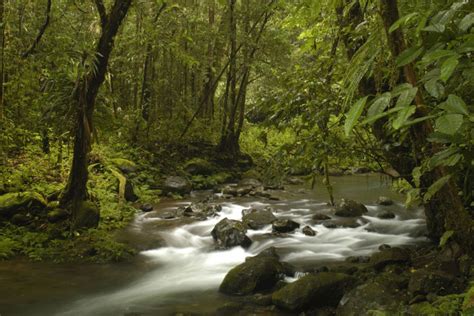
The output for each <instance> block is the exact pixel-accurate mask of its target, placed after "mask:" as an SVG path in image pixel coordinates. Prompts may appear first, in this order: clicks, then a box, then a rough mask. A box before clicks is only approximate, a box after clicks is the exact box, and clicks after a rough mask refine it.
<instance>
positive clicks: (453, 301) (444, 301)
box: [410, 294, 464, 316]
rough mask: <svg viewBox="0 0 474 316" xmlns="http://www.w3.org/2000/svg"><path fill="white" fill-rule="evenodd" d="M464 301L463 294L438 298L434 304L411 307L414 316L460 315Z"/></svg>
mask: <svg viewBox="0 0 474 316" xmlns="http://www.w3.org/2000/svg"><path fill="white" fill-rule="evenodd" d="M463 299H464V295H462V294H453V295H447V296H441V297H438V298H437V299H436V300H435V301H434V302H432V303H429V302H422V303H418V304H414V305H412V306H411V307H410V312H411V313H412V314H413V315H430V316H431V315H440V316H441V315H459V313H460V311H461V305H462V302H463Z"/></svg>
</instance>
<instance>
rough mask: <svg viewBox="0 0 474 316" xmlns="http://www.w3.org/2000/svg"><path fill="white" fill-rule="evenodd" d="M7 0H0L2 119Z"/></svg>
mask: <svg viewBox="0 0 474 316" xmlns="http://www.w3.org/2000/svg"><path fill="white" fill-rule="evenodd" d="M4 12H5V1H4V0H0V121H2V120H3V112H4V109H3V104H4V102H3V96H4V94H3V91H4V89H3V85H4V79H5V75H4V69H5V58H4V56H5V19H4Z"/></svg>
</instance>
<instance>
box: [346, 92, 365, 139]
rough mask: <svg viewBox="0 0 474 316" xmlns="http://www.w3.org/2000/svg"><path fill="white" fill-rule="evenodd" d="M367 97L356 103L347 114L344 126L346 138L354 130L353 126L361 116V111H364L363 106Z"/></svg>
mask: <svg viewBox="0 0 474 316" xmlns="http://www.w3.org/2000/svg"><path fill="white" fill-rule="evenodd" d="M367 99H368V97H364V98H362V99H360V100H359V101H357V102H356V103H355V104H354V105H353V106H352V107H351V109H350V110H349V113H347V115H346V122H345V124H344V131H345V133H346V135H347V136H349V134H350V133H351V131H352V129H353V128H354V126H355V124H356V123H357V120H358V119H359V117H360V116H361V114H362V111H363V110H364V106H365V104H366V103H367Z"/></svg>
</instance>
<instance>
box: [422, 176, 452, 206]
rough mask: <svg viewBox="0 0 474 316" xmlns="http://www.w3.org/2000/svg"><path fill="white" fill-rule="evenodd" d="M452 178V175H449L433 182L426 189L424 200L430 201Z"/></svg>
mask: <svg viewBox="0 0 474 316" xmlns="http://www.w3.org/2000/svg"><path fill="white" fill-rule="evenodd" d="M449 179H451V175H447V176H444V177H442V178H441V179H439V180H438V181H436V182H435V183H433V184H432V185H431V186H430V187H429V188H428V190H427V191H426V193H425V195H424V197H423V200H424V201H425V202H428V201H429V200H431V198H432V197H433V196H434V195H435V194H436V193H437V192H438V191H439V190H440V189H441V188H442V187H444V185H445V184H446V183H448V181H449Z"/></svg>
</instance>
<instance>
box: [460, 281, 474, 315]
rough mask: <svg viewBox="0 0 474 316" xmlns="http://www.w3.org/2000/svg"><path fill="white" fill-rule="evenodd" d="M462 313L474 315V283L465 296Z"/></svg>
mask: <svg viewBox="0 0 474 316" xmlns="http://www.w3.org/2000/svg"><path fill="white" fill-rule="evenodd" d="M462 311H463V313H464V314H465V315H474V282H472V283H471V287H470V288H469V290H468V291H467V293H466V294H465V296H464V302H463V304H462Z"/></svg>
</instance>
